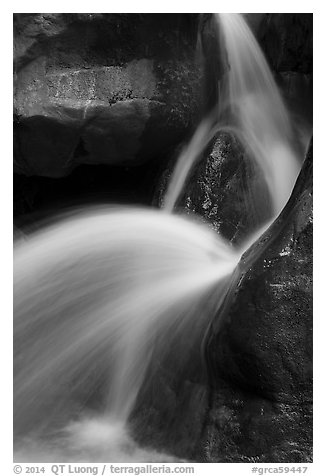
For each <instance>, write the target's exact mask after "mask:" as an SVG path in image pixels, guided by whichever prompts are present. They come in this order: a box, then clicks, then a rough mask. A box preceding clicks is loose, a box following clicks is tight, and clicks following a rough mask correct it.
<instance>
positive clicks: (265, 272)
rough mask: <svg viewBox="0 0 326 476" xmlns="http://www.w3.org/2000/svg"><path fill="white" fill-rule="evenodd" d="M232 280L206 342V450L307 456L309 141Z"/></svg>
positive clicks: (216, 454)
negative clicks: (287, 188)
mask: <svg viewBox="0 0 326 476" xmlns="http://www.w3.org/2000/svg"><path fill="white" fill-rule="evenodd" d="M233 281H234V284H233V286H232V287H231V288H230V290H229V293H228V296H227V297H226V299H225V302H224V306H223V308H222V309H221V311H220V313H219V316H218V318H217V319H216V320H215V322H213V324H212V327H211V330H210V332H209V335H210V337H209V339H208V342H207V348H206V352H207V354H206V355H207V362H208V365H209V368H210V382H211V383H212V382H214V389H213V390H212V392H211V395H210V411H209V417H208V421H209V424H208V430H207V437H206V438H207V445H206V458H207V459H208V460H209V461H233V462H236V461H248V462H249V461H263V462H304V461H310V460H311V447H312V428H311V425H312V415H311V411H312V408H311V406H312V147H311V148H310V151H309V153H308V156H307V158H306V161H305V164H304V167H303V170H302V172H301V174H300V176H299V179H298V181H297V184H296V186H295V189H294V192H293V194H292V196H291V199H290V201H289V202H288V204H287V206H286V207H285V209H284V211H283V212H282V214H281V215H280V217H279V218H278V220H277V221H276V222H275V223H274V224H273V225H272V227H271V228H270V229H269V230H267V232H266V233H265V235H264V236H263V237H262V238H261V240H260V241H259V242H258V244H256V245H253V247H252V248H251V249H250V250H249V251H248V252H247V253H246V254H245V255H244V257H243V258H242V260H241V262H240V264H239V266H238V269H237V270H236V273H235V275H234V277H233Z"/></svg>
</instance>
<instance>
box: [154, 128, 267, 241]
mask: <svg viewBox="0 0 326 476" xmlns="http://www.w3.org/2000/svg"><path fill="white" fill-rule="evenodd" d="M173 165H174V161H172V162H171V164H170V168H169V169H168V170H167V171H166V172H165V174H164V175H163V177H162V182H161V184H160V186H159V189H158V193H157V197H158V198H157V199H156V200H157V201H158V203H159V204H160V205H161V204H162V203H163V201H164V193H165V191H166V187H167V182H168V179H169V178H170V176H171V174H172V169H173ZM176 207H177V208H178V209H180V210H182V212H186V213H188V214H197V215H199V216H200V217H202V218H203V219H204V220H205V221H206V222H207V224H208V225H209V226H210V227H212V228H213V229H214V230H215V231H216V232H217V233H219V234H220V235H221V236H222V237H223V238H226V239H227V240H228V241H230V242H231V243H232V244H239V243H241V242H242V241H243V239H245V238H246V237H248V234H250V233H251V232H253V231H255V230H256V229H257V228H259V226H260V225H261V224H262V223H264V222H265V221H267V220H268V219H270V217H271V215H272V209H271V203H270V199H269V196H268V192H267V186H266V183H265V181H264V178H263V177H262V175H261V172H260V171H259V170H258V169H257V167H256V166H255V165H254V163H253V161H252V160H251V159H250V157H249V156H248V155H247V154H246V153H245V151H244V149H243V147H242V146H241V145H240V143H239V141H238V140H237V139H236V137H235V136H234V135H231V134H229V133H224V132H222V133H219V134H218V135H217V136H216V137H215V139H214V141H213V144H212V145H211V146H210V150H209V151H207V152H206V153H204V154H203V157H202V158H201V159H200V160H199V161H198V163H197V164H195V165H194V167H193V170H192V171H191V173H190V175H189V178H188V179H187V183H186V185H185V187H184V192H183V193H182V194H181V196H180V198H179V199H178V201H177V203H176Z"/></svg>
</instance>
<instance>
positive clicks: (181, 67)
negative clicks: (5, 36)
mask: <svg viewBox="0 0 326 476" xmlns="http://www.w3.org/2000/svg"><path fill="white" fill-rule="evenodd" d="M197 20H198V19H197V15H192V14H188V15H182V14H68V13H64V14H57V13H56V14H15V15H14V32H15V96H14V100H15V101H14V112H15V142H14V144H15V171H17V172H19V173H23V174H25V175H43V176H48V177H62V176H65V175H67V174H69V173H70V172H71V170H73V169H74V168H75V167H76V165H78V164H80V163H87V164H99V163H101V164H137V163H140V162H144V161H146V160H147V159H149V158H152V159H153V160H155V157H157V156H158V155H161V154H162V153H164V151H166V150H168V149H169V147H171V146H172V145H173V144H176V143H178V141H180V140H181V139H182V138H183V137H184V136H185V134H186V133H187V132H188V131H189V130H190V129H191V127H192V126H193V124H194V122H196V120H197V115H198V112H199V109H200V92H201V91H200V84H201V68H200V64H199V62H198V57H197V54H196V45H197Z"/></svg>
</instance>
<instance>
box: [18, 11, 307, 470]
mask: <svg viewBox="0 0 326 476" xmlns="http://www.w3.org/2000/svg"><path fill="white" fill-rule="evenodd" d="M218 19H219V23H220V25H221V28H222V32H223V38H224V41H225V48H226V51H227V55H228V61H229V71H228V72H227V74H226V77H225V79H224V81H223V85H222V87H221V91H222V94H221V98H220V103H219V107H218V109H217V110H215V111H214V113H215V114H216V117H215V116H214V114H212V115H211V116H210V117H209V118H208V119H205V120H204V121H203V122H202V124H201V125H200V126H199V128H198V130H197V131H196V133H195V134H194V137H193V139H192V140H191V141H190V143H189V144H188V146H187V147H186V149H185V150H184V151H183V153H182V154H181V156H180V158H179V161H178V164H177V167H176V171H175V174H174V175H173V177H172V180H171V183H170V185H169V188H168V191H167V194H166V198H165V212H167V211H168V212H171V211H172V210H173V207H174V205H175V203H176V200H177V198H178V196H179V194H180V191H181V189H182V187H183V185H184V181H185V179H186V176H187V174H188V172H189V170H190V168H191V167H192V165H193V163H194V161H195V160H196V158H197V157H198V156H199V155H200V153H201V152H202V151H203V149H204V147H206V145H207V144H208V143H209V141H210V140H211V139H212V138H213V137H214V135H215V134H216V132H217V131H218V130H232V131H233V132H236V133H238V135H239V139H240V140H241V141H243V143H244V145H245V147H247V148H248V150H249V151H250V153H251V155H252V157H253V159H254V160H255V161H256V163H257V167H259V169H260V170H261V171H262V173H263V176H264V179H265V180H266V183H267V186H268V188H269V191H270V194H271V197H272V200H273V204H274V215H277V214H278V213H279V211H280V210H281V209H282V207H283V206H284V204H285V203H286V201H287V199H288V197H289V195H290V193H291V190H292V187H293V185H294V181H295V179H296V176H297V173H298V169H299V165H298V160H297V158H296V154H295V152H294V149H293V147H292V145H291V144H292V142H291V125H290V122H289V119H288V116H287V112H286V109H285V107H284V105H283V103H282V100H281V97H280V95H279V93H278V91H277V88H276V85H275V83H274V81H273V78H272V76H271V73H270V71H269V69H268V66H267V64H266V62H265V60H264V58H263V55H262V53H261V52H260V50H259V47H258V45H257V43H256V41H255V39H254V37H253V36H252V34H251V33H250V30H249V29H248V27H247V26H246V24H245V22H244V20H243V19H242V17H241V16H239V15H236V14H221V15H219V17H218ZM271 218H272V217H271ZM260 232H261V231H260ZM260 232H259V233H260ZM254 239H255V237H250V238H248V241H247V243H246V245H245V246H242V247H241V249H240V250H234V249H233V248H232V247H231V245H229V244H228V243H226V242H225V241H224V240H223V238H221V237H220V236H217V235H216V234H215V233H213V231H211V230H210V229H209V228H208V227H207V226H205V225H204V224H202V223H199V222H198V223H197V222H195V221H190V220H189V218H182V217H180V216H174V215H171V214H170V213H163V211H160V210H146V209H136V208H135V209H132V208H130V209H125V208H111V209H103V208H101V209H96V210H95V211H94V210H92V209H89V210H86V211H83V212H78V213H77V212H76V213H75V215H74V216H68V217H66V218H63V219H62V220H61V221H59V222H58V223H56V224H53V225H52V226H50V227H48V228H47V229H45V230H41V231H39V232H36V233H34V234H33V235H32V236H29V237H28V239H27V240H24V241H19V242H18V244H17V246H16V247H15V256H14V281H15V282H14V336H15V342H14V346H15V347H14V350H15V359H14V366H15V368H14V371H15V379H14V421H15V423H14V430H15V433H16V435H17V437H16V460H19V459H23V460H28V459H30V458H31V459H34V460H38V461H41V460H43V461H46V460H47V459H49V460H52V461H53V460H54V459H60V460H61V461H64V460H73V459H74V460H79V461H87V460H92V459H93V460H98V461H99V460H101V459H110V460H111V461H119V460H121V461H126V460H127V459H128V458H129V460H132V461H135V460H138V461H148V460H151V461H152V460H160V459H162V458H163V459H164V461H167V460H168V457H167V456H164V457H163V456H160V455H157V454H154V453H153V452H147V451H146V450H140V449H136V446H135V444H134V443H133V442H132V440H131V439H130V437H129V436H128V435H127V422H128V417H129V415H130V412H131V410H132V409H133V406H134V404H135V400H136V398H137V395H138V392H139V389H140V387H141V386H142V384H143V381H144V378H145V376H146V371H147V368H148V365H149V362H150V359H151V352H152V350H153V348H154V346H155V347H156V346H157V345H159V344H158V342H162V341H163V342H164V339H168V338H169V336H170V335H174V336H178V335H179V336H180V339H181V337H183V338H184V336H185V335H186V336H187V340H188V345H189V341H191V342H194V341H195V338H196V332H195V326H194V325H193V322H194V319H196V315H198V314H197V313H195V312H194V309H196V305H198V302H200V300H201V299H202V298H203V297H204V296H205V294H206V293H207V292H208V291H210V290H212V289H214V290H216V296H217V297H216V300H217V301H218V300H221V299H222V298H223V296H224V293H225V290H226V282H227V279H228V277H229V276H230V275H231V273H232V271H233V270H234V268H235V267H236V265H237V263H238V261H239V259H240V256H241V254H242V252H243V251H244V250H245V249H246V248H247V247H248V246H249V245H250V244H251V243H252V242H253V240H254ZM200 318H201V319H203V321H204V322H205V319H206V320H207V319H208V317H205V316H200ZM158 336H160V339H159V341H158V340H157V337H158ZM162 336H163V337H162ZM165 336H166V337H165ZM156 351H158V352H160V351H162V352H163V351H164V349H163V348H162V349H161V348H159V349H158V350H157V348H156ZM44 439H45V440H44ZM40 441H43V442H44V441H49V444H48V445H47V444H44V443H42V444H41V443H40ZM35 445H36V446H37V448H38V449H37V450H36V451H35ZM128 455H129V456H128Z"/></svg>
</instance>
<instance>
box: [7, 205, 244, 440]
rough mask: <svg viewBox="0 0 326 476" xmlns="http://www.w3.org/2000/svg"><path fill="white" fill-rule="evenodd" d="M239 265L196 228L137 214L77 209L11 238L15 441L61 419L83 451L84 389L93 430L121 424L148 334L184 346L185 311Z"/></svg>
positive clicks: (137, 382) (150, 339)
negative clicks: (21, 238)
mask: <svg viewBox="0 0 326 476" xmlns="http://www.w3.org/2000/svg"><path fill="white" fill-rule="evenodd" d="M239 258H240V255H239V253H235V252H234V251H232V249H231V248H230V247H229V245H228V244H227V243H225V242H224V241H223V240H222V239H221V238H219V237H217V236H216V235H215V234H214V233H213V232H212V231H211V230H209V229H207V228H206V227H204V226H203V225H202V224H199V223H193V222H192V221H189V220H187V219H184V218H181V217H178V216H173V215H166V214H164V213H162V212H159V211H155V210H146V209H112V210H109V211H108V210H104V209H103V210H102V211H101V212H99V211H98V210H97V211H96V212H94V211H92V212H85V211H84V212H83V213H82V214H80V215H79V216H76V217H74V218H73V217H70V218H69V219H68V220H66V221H64V220H63V221H62V222H59V223H58V224H56V225H53V226H51V227H50V228H48V229H46V230H45V231H40V232H38V233H36V234H35V235H33V236H32V237H31V238H30V239H29V240H28V241H27V242H19V243H18V244H17V246H16V249H15V259H14V276H15V283H14V289H15V292H14V315H15V320H14V335H15V344H14V345H15V385H14V395H15V402H14V404H15V430H16V433H18V434H22V435H24V434H28V433H29V432H30V431H33V432H36V433H38V434H39V435H42V434H48V433H49V432H50V433H51V432H53V431H54V430H56V431H59V430H60V428H62V426H65V425H66V424H67V422H69V421H70V423H69V424H68V427H66V428H65V434H66V435H67V434H69V435H70V437H69V438H70V440H69V441H77V442H79V444H82V446H83V447H86V446H87V442H88V444H89V446H90V449H91V448H92V446H93V445H94V441H93V436H92V434H93V430H92V428H93V429H94V424H95V423H94V420H93V419H87V420H86V421H83V422H80V421H78V419H79V418H80V411H81V409H83V407H84V406H85V405H86V406H87V403H88V402H89V401H91V400H92V398H93V397H94V395H93V393H94V392H95V393H96V394H97V397H96V398H98V399H99V401H97V402H96V405H97V409H98V410H100V411H101V414H102V418H103V421H102V427H101V428H102V430H103V431H101V432H99V434H100V435H101V434H102V435H104V437H106V435H107V434H108V433H110V432H111V428H112V425H113V428H114V427H115V426H116V425H118V426H119V427H120V426H121V427H124V426H125V425H126V423H127V420H128V417H129V414H130V412H131V410H132V408H133V406H134V403H135V399H136V397H137V394H138V391H139V389H140V386H141V385H142V382H143V380H144V377H145V373H146V370H147V367H148V364H149V361H150V357H151V351H152V349H153V346H154V343H155V345H156V346H157V339H156V337H157V336H162V335H164V334H166V335H167V338H168V335H169V334H170V335H171V334H172V335H175V334H179V335H180V337H181V336H182V337H183V338H184V336H185V335H187V345H189V340H192V339H195V338H196V335H195V334H196V333H195V327H194V326H193V324H192V322H190V321H189V319H188V317H189V314H190V313H191V308H192V305H195V304H196V302H197V300H198V299H200V297H201V296H203V295H204V294H205V293H206V292H207V290H209V289H210V288H211V287H212V286H218V283H219V282H221V281H223V279H224V278H225V277H226V276H228V275H229V274H230V273H231V272H232V270H233V269H234V267H235V265H236V263H237V262H238V260H239ZM160 341H161V342H163V343H164V342H166V340H165V339H164V338H163V339H160ZM181 349H182V345H181ZM181 351H182V350H181ZM107 382H109V383H107ZM101 385H102V386H104V388H102V392H101V389H99V386H101ZM101 393H102V399H101V398H99V396H98V395H101ZM74 420H77V421H74ZM95 426H96V428H98V425H97V424H96V425H95ZM110 434H111V433H110Z"/></svg>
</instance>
